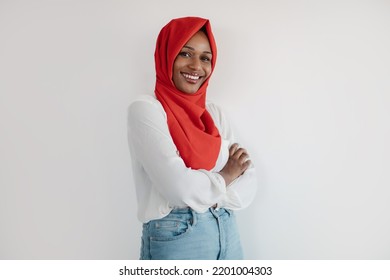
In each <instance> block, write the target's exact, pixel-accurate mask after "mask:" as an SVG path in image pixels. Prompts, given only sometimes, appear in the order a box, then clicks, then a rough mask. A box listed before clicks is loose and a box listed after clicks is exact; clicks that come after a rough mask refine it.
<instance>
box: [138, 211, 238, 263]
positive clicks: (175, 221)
mask: <svg viewBox="0 0 390 280" xmlns="http://www.w3.org/2000/svg"><path fill="white" fill-rule="evenodd" d="M242 258H243V255H242V249H241V243H240V236H239V233H238V229H237V225H236V220H235V215H234V212H233V211H232V210H228V209H224V208H220V209H218V210H215V209H213V208H210V209H208V211H206V212H205V213H196V212H195V211H193V210H192V209H190V208H185V209H174V210H172V211H171V213H169V215H168V216H166V217H164V218H161V219H157V220H152V221H150V222H148V223H145V224H144V225H143V230H142V244H141V257H140V259H141V260H232V259H234V260H240V259H242Z"/></svg>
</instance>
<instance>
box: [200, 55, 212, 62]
mask: <svg viewBox="0 0 390 280" xmlns="http://www.w3.org/2000/svg"><path fill="white" fill-rule="evenodd" d="M201 59H202V61H204V62H211V58H210V57H208V56H202V57H201Z"/></svg>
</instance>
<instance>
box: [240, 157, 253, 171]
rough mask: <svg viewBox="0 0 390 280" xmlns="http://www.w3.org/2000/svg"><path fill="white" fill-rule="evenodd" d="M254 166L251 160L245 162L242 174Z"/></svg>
mask: <svg viewBox="0 0 390 280" xmlns="http://www.w3.org/2000/svg"><path fill="white" fill-rule="evenodd" d="M251 165H252V161H251V160H250V159H248V160H247V161H245V162H244V163H243V164H242V169H243V171H242V173H244V172H245V171H246V170H247V169H248V168H249V166H251Z"/></svg>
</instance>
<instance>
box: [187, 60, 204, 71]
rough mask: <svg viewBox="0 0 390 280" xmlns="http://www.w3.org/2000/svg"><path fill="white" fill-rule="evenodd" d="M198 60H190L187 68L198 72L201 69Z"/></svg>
mask: <svg viewBox="0 0 390 280" xmlns="http://www.w3.org/2000/svg"><path fill="white" fill-rule="evenodd" d="M200 62H201V61H200V59H199V58H197V57H194V58H192V59H191V62H190V64H189V67H190V68H191V69H193V70H200V69H201V63H200Z"/></svg>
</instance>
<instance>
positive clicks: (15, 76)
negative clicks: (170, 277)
mask: <svg viewBox="0 0 390 280" xmlns="http://www.w3.org/2000/svg"><path fill="white" fill-rule="evenodd" d="M183 16H200V17H204V18H209V19H210V21H211V24H212V26H213V29H214V34H215V38H216V42H217V46H218V51H219V52H218V61H217V64H216V68H215V72H214V74H213V76H212V79H211V81H210V86H209V90H208V98H209V99H210V100H211V101H213V102H214V103H216V104H218V105H219V106H220V107H221V108H222V110H223V111H224V112H225V114H226V115H227V117H228V118H229V119H230V121H231V122H232V124H233V127H234V130H235V132H236V134H237V138H238V139H239V140H240V144H241V145H242V146H244V147H246V148H247V149H248V151H249V153H250V155H251V158H252V161H253V162H254V164H255V166H256V172H257V175H258V182H259V185H258V191H257V194H256V197H255V198H254V202H253V204H252V205H251V206H250V207H249V208H247V209H244V210H241V211H239V212H238V213H237V216H238V223H239V229H240V234H241V237H242V243H243V247H244V252H245V257H246V258H247V259H389V258H390V219H389V213H390V203H389V201H390V148H389V143H390V110H389V108H390V79H389V77H390V66H389V65H390V52H389V50H390V32H389V30H390V2H389V1H384V0H382V1H381V0H360V1H359V0H358V1H348V0H337V1H336V0H326V1H325V0H323V1H322V0H320V1H309V0H300V1H288V0H277V1H268V0H258V1H250V0H241V1H226V0H224V1H209V0H199V1H196V2H190V3H189V2H183V1H178V0H172V1H158V0H154V1H152V0H145V1H130V0H128V1H125V0H100V1H92V0H82V1H79V0H77V1H76V0H68V1H66V0H63V1H49V0H36V1H26V0H25V1H23V0H0V259H137V258H138V257H139V247H140V235H141V223H140V222H139V221H138V220H137V219H136V198H135V187H134V184H133V178H132V173H131V162H130V155H129V150H128V144H127V127H126V122H127V119H126V118H127V107H128V105H129V104H130V103H131V101H133V100H134V99H136V98H137V97H138V96H139V95H141V94H149V95H152V94H153V91H154V84H155V71H154V58H153V54H154V47H155V42H156V37H157V35H158V32H159V31H160V29H161V28H162V26H164V25H165V24H166V23H167V22H168V21H169V20H171V19H172V18H177V17H183ZM161 164H164V163H161Z"/></svg>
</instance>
